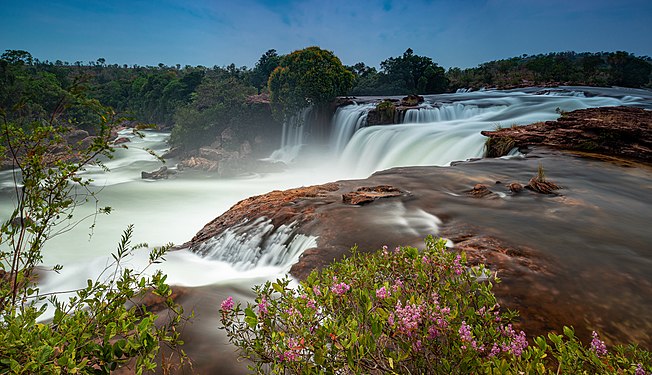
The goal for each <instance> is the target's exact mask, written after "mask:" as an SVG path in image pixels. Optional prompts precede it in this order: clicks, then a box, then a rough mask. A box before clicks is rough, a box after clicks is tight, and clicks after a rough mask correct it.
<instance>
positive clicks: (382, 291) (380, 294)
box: [376, 286, 390, 299]
mask: <svg viewBox="0 0 652 375" xmlns="http://www.w3.org/2000/svg"><path fill="white" fill-rule="evenodd" d="M389 295H390V292H389V290H387V289H385V287H384V286H383V287H382V288H380V289H378V290H376V297H378V298H380V299H385V298H387V297H389Z"/></svg>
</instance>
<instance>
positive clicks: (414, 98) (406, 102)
mask: <svg viewBox="0 0 652 375" xmlns="http://www.w3.org/2000/svg"><path fill="white" fill-rule="evenodd" d="M423 101H424V99H423V96H421V95H408V96H406V97H404V98H403V99H401V104H399V105H400V106H401V107H416V106H417V105H419V104H421V103H423Z"/></svg>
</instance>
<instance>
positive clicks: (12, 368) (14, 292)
mask: <svg viewBox="0 0 652 375" xmlns="http://www.w3.org/2000/svg"><path fill="white" fill-rule="evenodd" d="M67 95H72V94H71V93H67ZM64 99H66V98H64ZM64 99H62V100H61V105H60V107H59V108H58V109H57V110H56V111H55V112H54V113H53V114H52V115H50V116H47V117H45V118H44V117H39V118H36V119H34V118H32V117H25V116H22V115H16V113H15V112H9V111H8V110H7V109H6V108H3V107H0V121H1V122H0V128H1V134H2V136H3V142H2V144H1V145H0V155H1V156H2V157H4V158H6V159H8V161H9V162H10V163H9V165H13V167H14V181H15V185H14V190H15V209H14V211H13V212H11V213H10V215H9V217H8V218H7V219H6V220H5V221H4V222H3V223H2V224H1V226H0V374H5V373H12V374H36V373H40V374H60V373H85V374H108V373H109V372H110V371H112V370H114V369H116V368H118V367H120V366H122V365H129V366H130V368H131V369H132V370H133V371H135V372H136V373H138V374H140V373H143V372H144V371H147V370H152V369H154V368H156V356H157V353H158V351H159V349H160V347H161V345H169V346H170V347H172V348H175V347H176V346H177V345H179V344H181V340H180V339H179V331H178V330H177V326H178V325H179V324H180V323H181V321H182V318H181V314H182V310H181V308H180V307H179V306H177V305H176V304H175V303H174V302H173V301H172V299H171V298H170V295H171V290H170V288H169V286H168V285H167V284H166V283H165V279H166V277H165V275H163V274H161V273H160V272H156V273H155V274H154V275H153V276H151V277H148V276H146V274H145V270H140V271H135V270H132V269H129V268H127V267H125V266H124V264H123V263H124V262H123V260H124V259H125V258H126V257H127V256H129V255H130V254H131V253H132V252H133V251H135V250H137V249H140V248H142V247H144V245H132V244H131V237H132V227H131V226H129V227H127V230H126V231H125V233H124V235H123V237H122V240H121V241H120V243H119V245H118V249H117V251H116V253H115V254H113V258H114V263H113V264H112V265H110V266H109V267H107V268H106V269H105V270H104V272H103V273H102V274H101V275H100V276H99V277H98V278H97V279H96V280H88V281H87V286H86V287H84V288H80V289H79V290H74V291H66V292H68V293H74V297H72V298H70V299H66V300H62V299H58V298H57V293H52V294H43V293H41V292H40V291H39V288H38V285H37V281H38V280H37V276H36V273H37V272H36V271H37V269H38V268H43V263H42V259H43V256H42V252H43V250H44V245H45V244H46V243H47V241H48V239H50V238H52V237H53V236H56V235H58V234H61V233H64V232H66V231H68V230H70V229H71V228H72V227H74V226H76V225H77V224H79V222H80V221H79V220H78V219H76V218H75V217H74V209H75V207H76V206H77V205H80V204H84V203H86V202H88V201H91V202H93V201H94V203H96V204H97V199H96V197H95V194H94V192H93V191H92V190H91V189H89V183H90V181H89V180H88V179H84V178H83V177H81V176H82V175H81V174H80V172H82V171H83V170H84V168H85V166H87V165H88V164H90V163H101V160H100V158H101V157H111V153H112V151H113V149H112V148H111V147H110V143H109V142H110V141H111V140H112V139H111V138H112V136H111V131H110V127H111V124H113V115H114V114H113V112H112V111H110V110H107V109H106V108H104V107H102V106H100V105H97V103H95V102H94V101H89V102H87V104H86V109H88V110H89V111H90V110H93V111H96V112H95V114H96V116H97V118H99V119H101V121H102V123H101V124H99V125H98V133H97V134H98V135H97V136H96V137H95V138H94V139H93V140H92V142H90V143H89V144H88V145H86V146H84V145H82V144H81V143H77V144H68V143H67V142H66V141H65V136H66V135H67V134H69V131H70V130H74V129H75V127H74V125H75V124H71V123H69V122H68V121H65V120H61V118H63V116H61V115H62V114H63V110H64V108H65V107H67V106H68V105H69V102H66V101H65V100H64ZM76 103H83V102H79V101H77V102H76ZM91 104H94V105H93V106H91ZM10 110H11V109H10ZM96 207H99V206H96ZM109 212H110V208H109V207H104V208H98V210H97V212H96V214H101V213H109ZM166 250H167V247H164V248H159V249H155V250H153V251H152V252H151V253H150V258H149V265H151V264H154V263H158V262H160V261H161V260H162V259H163V256H164V254H165V252H166ZM147 267H148V266H146V268H147ZM60 269H61V267H60V266H55V267H54V269H53V270H54V271H59V270H60ZM147 293H153V294H154V295H156V296H159V297H161V299H162V300H163V301H164V304H165V305H166V307H167V308H168V309H169V310H168V311H170V312H171V314H170V316H169V320H168V321H167V322H166V323H161V322H158V323H157V322H156V320H157V316H156V315H155V314H154V313H153V312H151V311H149V310H148V309H147V307H146V306H145V305H144V304H142V303H141V302H142V298H143V297H144V296H145V295H146V294H147ZM48 306H49V307H50V309H51V311H52V312H53V313H54V315H53V318H52V319H51V320H46V319H45V316H44V314H45V312H46V311H47V308H48ZM182 359H183V355H182Z"/></svg>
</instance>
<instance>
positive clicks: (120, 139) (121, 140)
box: [113, 137, 131, 145]
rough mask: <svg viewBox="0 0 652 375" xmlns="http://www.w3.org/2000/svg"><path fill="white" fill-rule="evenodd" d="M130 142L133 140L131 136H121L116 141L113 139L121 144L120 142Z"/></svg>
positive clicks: (117, 143)
mask: <svg viewBox="0 0 652 375" xmlns="http://www.w3.org/2000/svg"><path fill="white" fill-rule="evenodd" d="M128 142H131V140H130V139H129V138H127V137H120V138H117V139H116V140H115V141H113V144H114V145H120V144H123V143H128Z"/></svg>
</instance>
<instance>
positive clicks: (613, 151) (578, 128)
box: [482, 107, 652, 163]
mask: <svg viewBox="0 0 652 375" xmlns="http://www.w3.org/2000/svg"><path fill="white" fill-rule="evenodd" d="M482 135H484V136H487V137H489V140H488V141H487V144H486V147H487V156H489V157H498V156H503V155H506V154H507V153H508V152H509V151H510V150H511V149H512V148H514V147H519V148H523V147H527V146H546V147H552V148H556V149H562V150H571V151H579V152H587V153H595V154H603V155H612V156H618V157H625V158H629V159H634V160H639V161H644V162H647V163H652V111H646V110H644V109H640V108H633V107H602V108H588V109H580V110H576V111H573V112H567V113H563V114H562V116H561V117H560V118H559V119H557V120H556V121H546V122H539V123H535V124H531V125H527V126H516V127H511V128H505V129H499V130H495V131H483V132H482Z"/></svg>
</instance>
